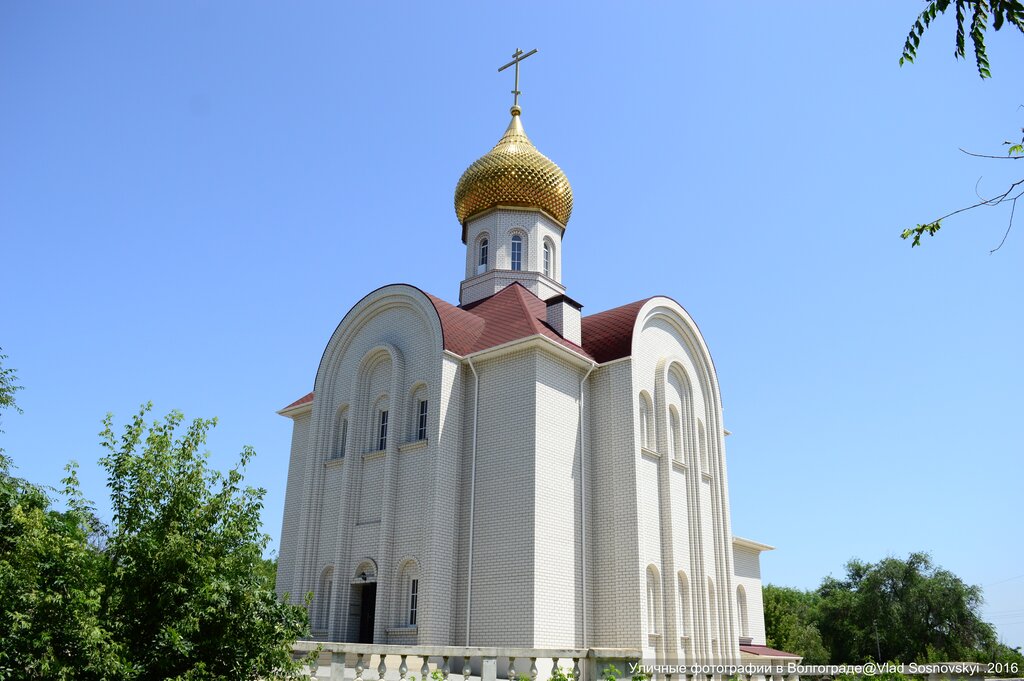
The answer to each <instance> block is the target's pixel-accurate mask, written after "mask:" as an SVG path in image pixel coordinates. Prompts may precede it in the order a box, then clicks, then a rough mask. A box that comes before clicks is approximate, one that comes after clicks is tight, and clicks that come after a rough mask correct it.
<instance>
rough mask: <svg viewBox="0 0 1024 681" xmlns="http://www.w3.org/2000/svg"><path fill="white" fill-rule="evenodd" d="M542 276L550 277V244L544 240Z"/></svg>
mask: <svg viewBox="0 0 1024 681" xmlns="http://www.w3.org/2000/svg"><path fill="white" fill-rule="evenodd" d="M544 276H545V277H550V276H551V242H550V241H548V240H547V239H545V240H544Z"/></svg>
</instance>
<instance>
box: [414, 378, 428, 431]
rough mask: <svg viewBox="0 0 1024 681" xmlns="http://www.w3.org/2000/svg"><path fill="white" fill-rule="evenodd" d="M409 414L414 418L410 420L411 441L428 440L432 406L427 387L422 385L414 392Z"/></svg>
mask: <svg viewBox="0 0 1024 681" xmlns="http://www.w3.org/2000/svg"><path fill="white" fill-rule="evenodd" d="M409 412H410V413H411V414H412V418H411V419H409V421H410V423H409V427H410V433H409V441H410V442H418V441H420V440H426V439H427V425H428V421H427V416H428V414H429V413H430V404H429V403H428V402H427V386H425V385H423V384H422V383H420V384H419V385H417V386H416V387H415V388H414V389H413V392H412V402H411V403H410V405H409Z"/></svg>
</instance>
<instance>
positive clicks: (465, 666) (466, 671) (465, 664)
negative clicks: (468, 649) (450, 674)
mask: <svg viewBox="0 0 1024 681" xmlns="http://www.w3.org/2000/svg"><path fill="white" fill-rule="evenodd" d="M471 672H472V668H471V667H470V666H469V657H468V656H466V655H463V656H462V681H469V677H470V674H471Z"/></svg>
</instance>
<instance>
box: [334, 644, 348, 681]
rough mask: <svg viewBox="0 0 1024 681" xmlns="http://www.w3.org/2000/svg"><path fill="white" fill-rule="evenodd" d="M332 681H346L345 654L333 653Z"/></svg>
mask: <svg viewBox="0 0 1024 681" xmlns="http://www.w3.org/2000/svg"><path fill="white" fill-rule="evenodd" d="M331 681H345V653H339V652H336V651H335V652H332V653H331Z"/></svg>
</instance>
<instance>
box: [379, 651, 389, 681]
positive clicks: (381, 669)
mask: <svg viewBox="0 0 1024 681" xmlns="http://www.w3.org/2000/svg"><path fill="white" fill-rule="evenodd" d="M387 673H388V666H387V665H386V664H384V653H381V654H380V664H378V665H377V681H384V675H385V674H387Z"/></svg>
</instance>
